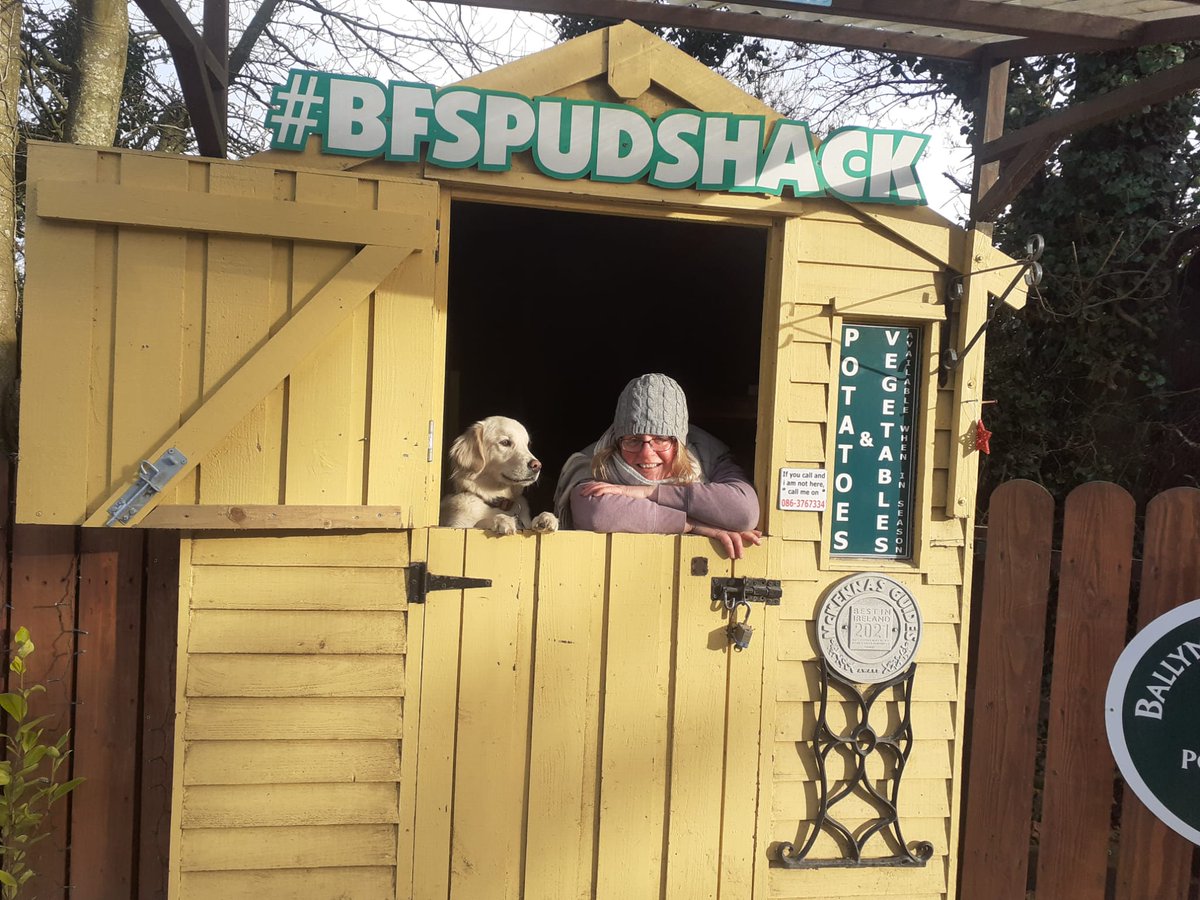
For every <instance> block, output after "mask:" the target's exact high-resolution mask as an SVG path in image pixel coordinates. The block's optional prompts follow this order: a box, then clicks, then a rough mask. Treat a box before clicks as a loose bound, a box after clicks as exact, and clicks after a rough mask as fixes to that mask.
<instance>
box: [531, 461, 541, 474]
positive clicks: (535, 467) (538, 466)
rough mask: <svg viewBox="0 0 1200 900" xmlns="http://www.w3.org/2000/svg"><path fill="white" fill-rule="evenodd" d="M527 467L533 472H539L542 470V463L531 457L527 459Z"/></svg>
mask: <svg viewBox="0 0 1200 900" xmlns="http://www.w3.org/2000/svg"><path fill="white" fill-rule="evenodd" d="M529 468H531V469H533V471H535V472H540V471H541V470H542V464H541V462H540V461H539V460H536V459H531V460H530V461H529Z"/></svg>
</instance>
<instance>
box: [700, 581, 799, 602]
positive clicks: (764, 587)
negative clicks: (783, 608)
mask: <svg viewBox="0 0 1200 900" xmlns="http://www.w3.org/2000/svg"><path fill="white" fill-rule="evenodd" d="M782 596H783V585H781V584H780V583H779V581H778V580H776V579H774V578H714V579H713V580H712V595H711V598H712V599H713V600H719V601H721V602H722V603H723V604H725V607H726V609H733V607H735V606H737V605H738V604H739V603H750V602H756V603H763V604H765V605H767V606H778V605H779V599H780V598H781V597H782Z"/></svg>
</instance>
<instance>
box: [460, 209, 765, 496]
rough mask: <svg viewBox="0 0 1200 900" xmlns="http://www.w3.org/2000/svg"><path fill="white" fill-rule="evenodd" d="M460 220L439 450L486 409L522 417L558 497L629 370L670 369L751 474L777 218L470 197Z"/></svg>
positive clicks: (547, 486)
mask: <svg viewBox="0 0 1200 900" xmlns="http://www.w3.org/2000/svg"><path fill="white" fill-rule="evenodd" d="M451 219H452V220H451V224H450V259H449V265H450V276H449V277H450V282H449V319H448V335H447V380H446V411H445V412H446V415H445V420H444V421H445V423H446V429H445V434H444V435H443V441H442V451H443V454H444V453H445V451H446V450H447V449H448V447H449V444H450V441H451V440H453V438H454V437H455V436H456V435H457V434H458V433H459V432H461V431H462V430H463V429H464V428H465V427H467V426H468V425H470V424H471V423H472V422H474V421H476V420H477V419H480V418H483V417H485V416H488V415H506V416H511V417H513V418H515V419H519V420H520V421H521V422H523V423H524V424H525V426H526V427H527V428H528V429H529V432H530V434H531V436H532V441H533V450H534V452H535V453H536V454H537V455H538V457H539V458H540V459H541V460H542V462H543V463H544V464H545V473H546V474H545V475H544V476H543V478H542V481H541V483H539V484H538V485H537V487H536V488H534V489H533V491H532V492H531V493H530V499H531V503H532V506H533V509H534V510H535V511H539V510H542V509H547V508H549V507H550V505H551V498H552V496H553V491H554V483H555V481H556V480H557V477H558V472H559V470H560V469H561V467H562V464H563V462H564V461H565V460H566V458H567V457H568V456H569V455H570V454H571V453H573V452H575V451H576V450H580V449H582V448H583V447H584V446H586V445H587V444H590V443H591V442H592V441H594V440H595V439H596V438H598V437H599V436H600V434H601V433H602V432H603V431H604V430H605V428H606V427H607V426H608V424H609V422H610V421H611V418H612V414H613V408H614V406H615V404H616V399H617V395H618V394H619V393H620V391H621V388H622V387H624V385H625V383H626V382H627V381H629V379H630V378H633V377H635V376H637V375H640V374H642V373H645V372H664V373H666V374H668V375H671V376H672V377H673V378H675V379H676V380H677V381H678V382H679V383H680V384H681V385H682V386H683V389H684V391H685V392H686V393H687V396H688V405H689V408H690V414H691V419H692V421H693V422H694V423H695V424H697V425H700V426H701V427H703V428H706V429H707V430H709V431H711V432H712V433H714V434H715V435H716V436H717V437H719V438H721V439H722V440H724V441H725V442H726V443H728V444H729V445H730V446H731V447H733V449H734V452H735V455H736V457H737V459H738V461H739V462H740V463H741V464H742V466H743V467H744V468H745V469H746V470H747V472H749V473H753V467H754V452H755V447H754V440H755V428H756V422H757V413H758V374H759V356H760V346H759V345H760V341H761V330H762V310H763V288H764V271H765V266H766V241H767V232H766V230H765V229H761V228H742V227H733V226H725V225H711V224H707V223H699V222H693V221H672V220H664V219H642V218H629V217H618V216H603V215H592V214H585V213H574V212H562V211H557V210H546V209H537V208H531V207H518V206H501V205H495V204H485V203H473V202H472V203H468V202H457V203H455V204H453V206H452V209H451ZM443 459H445V456H444V455H443Z"/></svg>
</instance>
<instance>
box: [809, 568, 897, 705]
mask: <svg viewBox="0 0 1200 900" xmlns="http://www.w3.org/2000/svg"><path fill="white" fill-rule="evenodd" d="M817 644H818V646H819V647H820V649H821V653H822V654H823V655H824V657H825V660H826V662H828V663H829V666H830V668H832V669H833V670H834V671H835V672H837V673H838V674H839V675H841V676H843V677H844V678H848V679H849V680H850V681H854V682H858V683H859V684H878V683H879V682H881V681H887V680H888V679H889V678H891V677H892V676H894V675H898V674H899V673H901V672H903V671H904V670H905V669H906V668H907V667H908V664H909V663H910V662H912V660H913V658H914V657H915V656H916V655H917V647H919V646H920V644H921V610H920V607H918V606H917V601H916V598H915V597H913V595H912V594H911V593H910V592H909V590H908V588H906V587H905V586H904V585H902V584H900V582H898V581H896V580H895V579H892V578H888V577H887V576H886V575H881V574H879V573H877V572H864V573H862V574H861V575H851V576H850V577H849V578H843V579H842V580H841V581H839V582H838V583H837V584H835V585H833V587H831V588H830V589H829V593H828V594H826V595H825V600H824V601H823V602H822V603H821V608H820V610H819V611H818V612H817Z"/></svg>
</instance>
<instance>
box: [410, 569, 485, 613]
mask: <svg viewBox="0 0 1200 900" xmlns="http://www.w3.org/2000/svg"><path fill="white" fill-rule="evenodd" d="M404 584H405V587H406V588H407V589H408V602H409V603H424V602H425V597H426V595H427V594H428V593H429V592H430V591H461V590H465V589H467V588H481V587H491V586H492V579H490V578H460V577H459V576H457V575H434V574H433V573H432V572H430V571H429V566H428V565H426V564H425V563H423V562H415V563H412V564H410V565H409V566H408V568H407V569H405V571H404Z"/></svg>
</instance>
